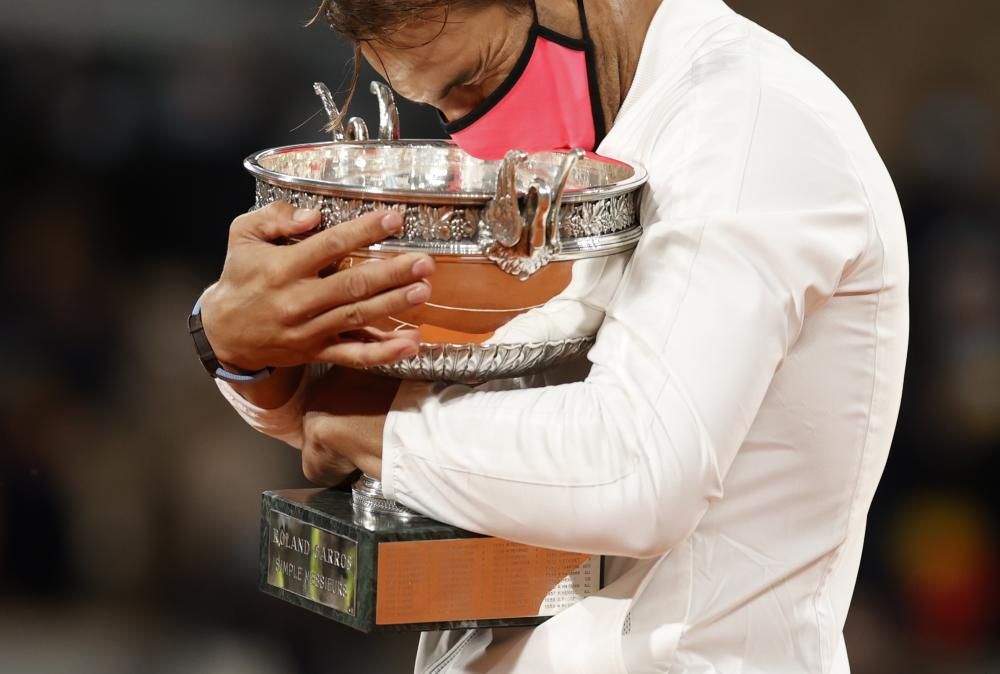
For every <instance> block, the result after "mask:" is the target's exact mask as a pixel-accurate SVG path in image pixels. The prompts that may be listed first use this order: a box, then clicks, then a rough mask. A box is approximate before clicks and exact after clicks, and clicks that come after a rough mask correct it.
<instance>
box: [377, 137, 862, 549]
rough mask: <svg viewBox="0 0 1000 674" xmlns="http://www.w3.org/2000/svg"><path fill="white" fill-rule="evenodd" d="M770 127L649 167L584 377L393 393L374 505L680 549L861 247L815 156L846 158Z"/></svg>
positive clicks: (590, 544)
mask: <svg viewBox="0 0 1000 674" xmlns="http://www.w3.org/2000/svg"><path fill="white" fill-rule="evenodd" d="M772 121H775V122H776V123H771V124H770V125H769V126H768V128H766V129H763V130H761V129H757V130H756V132H757V134H758V135H759V134H761V133H763V134H765V135H770V134H772V133H775V134H782V137H781V138H780V140H776V139H772V138H763V139H754V135H755V132H754V130H753V129H752V128H750V129H747V130H745V132H737V133H734V134H733V136H734V143H733V144H731V145H727V144H725V143H715V144H714V145H711V146H710V145H704V146H699V145H698V143H697V142H691V143H690V145H691V147H690V148H688V152H687V153H686V154H684V153H681V152H672V151H671V149H670V148H665V149H664V150H663V151H662V152H660V154H659V155H654V156H653V157H652V158H651V159H649V160H648V161H647V167H648V168H649V169H650V173H651V174H652V176H653V179H652V180H651V183H650V186H649V188H648V192H649V193H648V194H647V195H646V197H645V198H644V200H643V204H642V208H641V215H642V221H643V223H644V228H645V232H644V235H643V238H642V240H641V241H640V243H639V246H638V248H637V249H636V251H635V253H634V255H633V257H632V260H631V262H630V263H629V266H628V268H627V270H626V272H625V276H624V277H623V279H622V281H621V283H620V285H619V287H618V290H617V293H616V295H615V297H614V299H613V300H612V302H611V303H610V305H609V307H608V310H607V315H606V318H605V320H604V323H603V325H602V327H601V330H600V332H599V334H598V339H597V343H596V345H595V347H594V348H593V349H592V351H591V353H590V356H589V357H590V360H591V361H592V363H593V367H592V369H591V372H590V375H589V376H588V377H587V379H586V380H585V381H581V382H577V383H570V384H564V385H560V386H549V387H544V388H536V389H524V390H508V391H504V390H491V387H485V388H480V389H473V388H469V387H467V386H459V385H450V386H449V385H442V384H420V383H407V384H404V385H403V386H402V388H401V389H400V392H399V395H398V396H397V398H396V401H395V403H394V405H393V410H392V411H391V412H390V414H389V417H388V420H387V424H386V428H385V433H384V455H383V476H382V480H383V485H384V488H385V490H386V493H387V495H388V496H389V497H391V498H395V499H397V500H398V501H400V502H401V503H403V504H405V505H407V506H410V507H412V508H414V509H416V510H418V511H420V512H423V513H425V514H427V515H429V516H432V517H435V518H437V519H440V520H443V521H446V522H449V523H451V524H454V525H456V526H459V527H462V528H465V529H469V530H472V531H478V532H481V533H486V534H490V535H495V536H499V537H503V538H508V539H511V540H515V541H519V542H523V543H528V544H533V545H540V546H545V547H551V548H561V549H568V550H574V551H581V552H588V553H600V554H611V555H621V556H630V557H647V556H654V555H658V554H662V553H663V552H665V551H666V550H669V549H670V548H671V547H673V546H674V545H675V544H676V543H678V542H679V541H681V540H683V539H684V538H686V537H687V536H688V535H689V534H690V532H691V531H693V529H694V528H695V526H696V525H697V523H698V521H699V520H700V518H701V517H702V515H703V514H704V512H705V510H706V509H707V507H708V506H709V504H710V503H711V502H712V501H713V500H714V499H719V498H720V497H721V496H722V483H723V478H724V476H725V474H726V472H727V470H728V468H729V466H730V465H731V463H732V461H733V459H734V457H735V455H736V452H737V450H738V448H739V447H740V445H741V444H742V442H743V440H744V438H745V436H746V434H747V432H748V430H749V428H750V426H751V424H752V423H753V421H754V418H755V415H756V413H757V410H758V409H759V407H760V405H761V402H762V400H763V398H764V396H765V394H766V392H767V390H768V387H769V385H770V382H771V379H772V377H773V374H774V372H775V370H776V368H778V367H779V365H780V363H781V362H782V359H783V358H784V357H785V356H786V354H788V352H789V349H790V347H791V345H792V344H793V343H794V342H795V340H796V338H797V336H798V333H799V330H800V329H801V325H802V322H803V321H804V320H805V317H806V315H807V314H808V313H809V312H810V311H812V310H814V309H815V308H816V307H818V306H820V305H822V303H823V302H824V301H825V299H826V298H829V297H830V296H831V295H832V294H833V293H834V292H835V291H836V289H837V286H838V284H839V283H840V281H841V278H842V277H843V276H844V275H845V274H846V273H847V272H848V270H849V268H850V265H851V264H852V263H853V262H855V261H856V260H857V259H858V258H859V257H860V256H861V255H862V254H863V252H864V251H865V249H866V247H867V245H868V232H869V229H870V223H869V216H868V212H869V209H868V207H867V203H866V200H865V198H864V195H863V191H862V190H861V189H860V187H859V184H858V182H857V179H856V176H855V175H854V174H853V173H851V171H850V169H849V167H850V162H849V161H846V160H845V161H837V160H834V161H829V159H830V157H834V158H835V159H836V158H837V157H838V156H839V155H842V154H843V151H842V150H841V149H840V148H839V147H838V145H837V143H836V141H835V139H832V138H830V137H829V136H828V135H824V134H822V133H817V132H816V129H815V128H814V127H813V125H812V124H811V123H808V122H802V123H799V124H797V123H796V122H795V120H782V119H777V120H773V118H772ZM772 127H773V128H772ZM797 133H800V134H801V137H797V136H796V134H797ZM718 135H719V134H715V136H718ZM789 135H790V136H791V137H789ZM708 136H709V135H706V136H705V137H708ZM751 140H753V141H754V143H756V142H758V140H760V141H761V145H762V146H764V147H766V148H767V152H766V154H761V155H760V156H754V155H753V153H752V152H751V149H750V148H751V147H752V145H753V143H751ZM776 147H777V148H788V152H787V153H782V152H781V151H776ZM741 148H743V149H744V150H745V151H744V152H741V151H740V150H741ZM813 158H819V159H815V160H814V159H813ZM789 181H793V184H791V185H790V184H789ZM800 183H801V185H802V187H801V189H796V187H797V186H798V184H800ZM751 184H752V189H753V194H754V196H753V198H752V200H751V199H744V198H743V192H744V186H748V187H749V186H750V185H751ZM803 190H805V191H806V192H803ZM809 190H811V192H810V191H809ZM772 195H773V198H772ZM783 195H791V196H790V198H791V199H792V200H793V201H794V203H788V202H786V201H782V199H784V196H783ZM818 374H820V373H818Z"/></svg>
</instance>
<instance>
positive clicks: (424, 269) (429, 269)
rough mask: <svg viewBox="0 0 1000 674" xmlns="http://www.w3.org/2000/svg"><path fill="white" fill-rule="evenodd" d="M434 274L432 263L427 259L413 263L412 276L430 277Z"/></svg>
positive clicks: (423, 258)
mask: <svg viewBox="0 0 1000 674" xmlns="http://www.w3.org/2000/svg"><path fill="white" fill-rule="evenodd" d="M433 273H434V261H433V260H431V259H430V258H429V257H422V258H420V259H419V260H417V261H416V262H414V263H413V275H414V276H420V277H424V276H430V275H431V274H433Z"/></svg>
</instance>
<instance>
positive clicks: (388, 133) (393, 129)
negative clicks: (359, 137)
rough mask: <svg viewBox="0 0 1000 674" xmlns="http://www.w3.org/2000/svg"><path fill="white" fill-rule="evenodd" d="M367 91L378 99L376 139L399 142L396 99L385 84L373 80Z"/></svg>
mask: <svg viewBox="0 0 1000 674" xmlns="http://www.w3.org/2000/svg"><path fill="white" fill-rule="evenodd" d="M369 90H370V91H371V92H372V93H373V94H375V96H376V97H377V98H378V139H379V140H381V141H385V142H392V141H395V140H399V139H400V137H401V133H400V130H399V108H397V107H396V97H395V96H393V94H392V89H390V88H389V85H388V84H386V83H385V82H379V81H378V80H375V81H373V82H372V83H371V86H370V87H369Z"/></svg>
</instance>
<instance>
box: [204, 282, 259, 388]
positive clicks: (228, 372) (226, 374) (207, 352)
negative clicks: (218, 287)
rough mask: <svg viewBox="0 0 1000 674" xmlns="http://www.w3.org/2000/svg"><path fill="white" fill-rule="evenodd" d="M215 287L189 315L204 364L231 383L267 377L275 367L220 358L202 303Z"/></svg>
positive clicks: (205, 293) (212, 287) (206, 293)
mask: <svg viewBox="0 0 1000 674" xmlns="http://www.w3.org/2000/svg"><path fill="white" fill-rule="evenodd" d="M214 287H215V286H211V287H210V288H209V289H208V290H206V291H205V292H204V293H202V295H201V297H199V298H198V301H197V302H195V305H194V308H193V309H192V310H191V315H190V316H189V317H188V332H189V333H190V334H191V337H192V339H193V340H194V346H195V350H196V351H197V353H198V357H199V359H200V360H201V363H202V365H203V366H204V367H205V370H206V371H207V372H208V374H209V375H211V376H212V377H214V378H216V379H222V380H225V381H228V382H229V383H231V384H254V383H257V382H260V381H263V380H265V379H267V378H268V377H270V376H271V374H272V373H273V372H274V368H273V367H269V366H266V365H265V366H263V367H260V368H257V369H249V368H243V367H242V365H243V363H240V362H238V361H235V359H232V358H226V359H224V358H220V356H219V354H218V353H217V352H216V348H215V346H214V345H213V343H212V341H211V338H210V337H209V329H206V327H205V323H204V316H203V313H202V304H203V302H204V301H205V298H206V296H210V295H211V291H212V290H213V289H214ZM225 362H229V363H231V365H230V366H229V367H226V365H224V364H223V363H225ZM234 365H235V366H236V367H235V371H234V368H233V366H234Z"/></svg>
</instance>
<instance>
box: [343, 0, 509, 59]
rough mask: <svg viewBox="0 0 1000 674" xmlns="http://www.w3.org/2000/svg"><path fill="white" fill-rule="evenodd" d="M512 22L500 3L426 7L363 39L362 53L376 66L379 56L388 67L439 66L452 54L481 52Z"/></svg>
mask: <svg viewBox="0 0 1000 674" xmlns="http://www.w3.org/2000/svg"><path fill="white" fill-rule="evenodd" d="M514 21H515V17H514V16H513V15H512V14H511V12H510V10H509V9H507V8H505V7H503V3H495V4H488V5H485V6H482V7H458V8H451V9H447V10H445V9H436V10H428V11H426V12H422V13H420V14H418V15H415V16H414V17H413V18H411V19H409V20H407V21H406V22H405V23H404V24H401V25H399V26H397V27H395V28H393V29H391V30H390V31H388V32H387V33H386V34H385V35H384V36H382V37H379V38H377V39H372V40H368V41H366V42H364V43H363V44H362V52H363V53H364V55H365V57H366V58H367V59H368V60H369V61H370V62H372V65H374V66H375V67H376V68H378V67H379V66H380V65H381V64H380V63H379V59H381V60H382V62H383V63H384V65H385V66H387V67H389V68H390V69H392V70H395V69H396V68H401V69H413V68H425V67H431V66H438V65H443V64H447V63H449V62H450V61H451V60H452V59H453V58H455V57H456V56H460V55H462V54H466V53H477V52H480V51H482V49H483V46H484V45H485V44H486V43H488V42H490V41H491V40H492V39H495V37H496V35H497V34H498V33H499V34H502V33H503V32H504V31H505V30H506V29H507V28H508V27H509V25H510V24H511V23H512V22H514ZM391 74H392V73H390V75H391Z"/></svg>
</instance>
